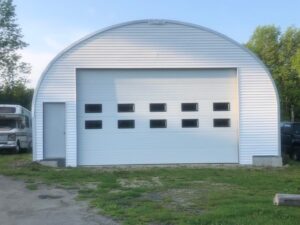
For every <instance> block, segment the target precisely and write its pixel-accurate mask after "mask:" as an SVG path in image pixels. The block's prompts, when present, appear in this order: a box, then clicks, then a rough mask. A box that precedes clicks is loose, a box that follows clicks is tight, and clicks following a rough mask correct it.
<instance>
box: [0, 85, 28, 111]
mask: <svg viewBox="0 0 300 225" xmlns="http://www.w3.org/2000/svg"><path fill="white" fill-rule="evenodd" d="M7 89H10V88H8V87H4V88H2V89H0V103H1V104H16V105H21V106H23V107H25V108H27V109H29V110H30V109H31V101H32V96H33V89H31V88H27V87H26V86H25V85H23V84H19V85H17V86H14V88H13V89H12V90H13V91H8V90H7Z"/></svg>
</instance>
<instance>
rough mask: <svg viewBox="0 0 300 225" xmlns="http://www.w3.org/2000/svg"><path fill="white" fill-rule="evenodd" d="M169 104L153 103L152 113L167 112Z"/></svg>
mask: <svg viewBox="0 0 300 225" xmlns="http://www.w3.org/2000/svg"><path fill="white" fill-rule="evenodd" d="M166 111H167V104H166V103H151V104H150V112H166Z"/></svg>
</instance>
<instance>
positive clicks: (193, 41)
mask: <svg viewBox="0 0 300 225" xmlns="http://www.w3.org/2000/svg"><path fill="white" fill-rule="evenodd" d="M228 67H229V68H230V67H231V68H238V70H239V87H240V104H239V107H240V124H239V128H240V140H239V146H240V149H239V150H240V155H239V157H240V159H239V160H240V163H241V164H251V163H252V156H253V155H278V154H279V145H278V143H279V142H278V138H279V134H278V115H279V113H278V102H277V98H276V92H275V89H274V87H273V84H272V80H271V79H270V77H269V76H268V74H267V72H266V71H265V69H264V68H263V66H262V65H261V64H260V63H259V62H258V61H257V60H256V59H255V57H253V56H252V55H251V54H249V53H248V52H247V51H245V50H244V49H242V48H241V47H240V46H238V45H236V44H235V43H233V42H231V41H229V40H227V39H226V38H224V37H222V36H220V35H217V34H216V33H213V32H210V31H207V30H205V29H201V28H196V27H193V26H188V25H183V24H179V23H176V22H167V23H165V24H163V25H154V24H149V23H147V22H145V21H144V22H143V21H141V22H136V23H131V24H128V25H126V26H120V27H117V28H115V29H111V30H108V31H106V32H100V33H99V34H97V35H94V36H92V37H91V38H89V39H86V40H85V41H82V42H80V43H79V44H77V45H75V46H74V47H73V48H71V49H70V50H68V51H67V52H65V53H64V54H63V55H62V56H61V57H60V58H59V59H58V60H56V61H55V62H54V63H53V64H52V66H51V67H50V68H49V70H48V71H47V73H46V75H45V76H44V79H43V80H42V81H41V83H40V87H39V89H38V90H37V93H36V102H35V103H36V104H35V120H36V123H35V129H34V130H35V134H34V136H35V144H34V146H35V148H36V159H38V160H39V159H42V158H43V138H42V136H43V134H42V133H43V123H42V122H43V120H42V118H43V113H42V104H43V102H61V101H63V102H66V114H67V115H66V123H67V124H66V127H67V133H66V143H67V144H66V145H67V148H66V152H67V165H69V166H76V165H77V158H76V140H77V139H76V80H75V74H76V73H75V70H76V68H228Z"/></svg>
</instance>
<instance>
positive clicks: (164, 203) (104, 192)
mask: <svg viewBox="0 0 300 225" xmlns="http://www.w3.org/2000/svg"><path fill="white" fill-rule="evenodd" d="M299 168H300V164H299V163H298V162H294V163H293V164H291V165H289V166H286V167H283V168H247V167H236V168H233V167H232V168H226V167H220V168H212V167H210V168H205V167H201V168H196V167H194V168H189V167H173V168H158V167H156V168H139V169H120V168H119V169H118V168H111V169H103V168H102V169H97V168H50V167H44V166H41V165H39V164H37V163H32V162H31V155H29V154H22V155H2V156H1V157H0V174H3V175H9V176H14V177H18V178H22V179H24V180H27V183H28V185H27V188H31V189H35V188H38V184H42V183H46V184H51V185H55V186H58V185H59V186H60V187H65V188H75V189H78V190H79V196H78V199H79V200H86V201H89V202H90V205H91V206H93V207H95V208H99V209H100V210H101V213H102V214H106V215H108V216H111V217H112V218H113V219H115V220H117V221H120V222H122V224H132V225H135V224H141V225H142V224H174V225H175V224H182V225H183V224H184V225H186V224H195V225H196V224H197V225H198V224H207V225H212V224H215V225H217V224H218V225H253V224H257V225H282V224H285V225H294V224H299V221H300V208H297V207H284V206H282V207H277V206H274V205H273V203H272V199H273V197H274V195H275V193H294V194H300V186H299V184H300V173H299Z"/></svg>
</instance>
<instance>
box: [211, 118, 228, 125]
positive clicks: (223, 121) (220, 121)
mask: <svg viewBox="0 0 300 225" xmlns="http://www.w3.org/2000/svg"><path fill="white" fill-rule="evenodd" d="M214 127H230V119H214Z"/></svg>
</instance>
